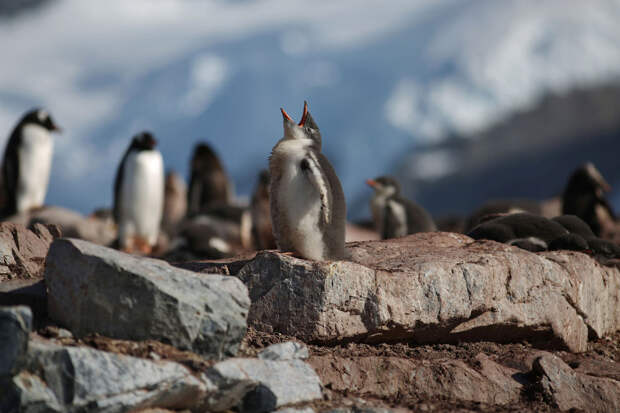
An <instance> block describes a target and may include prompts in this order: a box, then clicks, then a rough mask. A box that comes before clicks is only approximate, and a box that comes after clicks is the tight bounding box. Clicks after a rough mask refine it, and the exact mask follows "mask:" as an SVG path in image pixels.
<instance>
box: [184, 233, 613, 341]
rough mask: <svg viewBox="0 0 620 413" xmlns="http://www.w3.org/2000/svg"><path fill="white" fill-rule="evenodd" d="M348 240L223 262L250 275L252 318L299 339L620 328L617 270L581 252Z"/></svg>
mask: <svg viewBox="0 0 620 413" xmlns="http://www.w3.org/2000/svg"><path fill="white" fill-rule="evenodd" d="M348 249H349V251H350V253H351V258H352V261H334V262H312V261H306V260H302V259H297V258H294V257H290V256H287V255H283V254H279V253H277V252H269V251H267V252H261V253H259V254H258V255H257V256H256V258H255V259H253V260H251V261H249V262H247V263H240V265H238V266H235V265H234V264H231V263H229V264H228V265H227V266H226V268H227V269H228V270H231V269H235V267H236V271H235V273H237V275H238V276H239V277H240V278H241V279H242V280H243V281H244V282H245V283H246V284H247V285H248V288H249V290H250V297H251V299H252V308H251V310H250V314H249V322H250V323H251V324H252V325H254V326H256V328H257V329H260V330H263V331H268V332H269V331H273V332H279V333H283V334H287V335H292V336H296V337H298V338H300V339H302V340H304V341H306V342H323V343H325V342H337V341H342V340H350V339H355V340H362V341H366V342H381V341H394V340H401V339H407V340H410V341H413V342H417V343H433V342H455V341H463V340H467V341H469V340H472V341H479V340H486V341H498V342H510V341H516V340H521V339H529V340H531V341H533V342H537V343H539V344H541V345H543V346H553V347H558V346H559V347H562V348H568V349H570V350H571V351H576V352H580V351H585V350H586V344H587V339H588V332H589V333H590V334H591V335H592V336H593V337H602V336H604V335H606V334H608V333H610V332H613V331H616V330H618V329H619V328H620V306H618V305H617V303H618V301H619V300H620V271H619V270H618V269H617V268H610V267H604V266H601V265H600V264H598V263H597V262H596V261H594V260H593V259H591V258H590V257H589V256H587V255H585V254H581V253H576V252H568V251H561V252H545V253H539V254H534V253H530V252H527V251H524V250H521V249H518V248H516V247H511V246H508V245H504V244H499V243H496V242H493V241H473V240H472V239H471V238H469V237H467V236H464V235H458V234H452V233H423V234H415V235H412V236H408V237H404V238H399V239H394V240H387V241H370V242H358V243H350V244H348ZM211 268H212V267H211ZM239 268H240V269H239ZM194 269H195V270H196V268H194Z"/></svg>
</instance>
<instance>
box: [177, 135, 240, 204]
mask: <svg viewBox="0 0 620 413" xmlns="http://www.w3.org/2000/svg"><path fill="white" fill-rule="evenodd" d="M231 188H232V183H231V182H230V180H229V179H228V175H227V174H226V171H225V170H224V166H223V165H222V162H220V159H219V158H218V156H217V155H216V153H215V151H213V149H211V147H210V146H209V145H208V144H206V143H199V144H197V145H196V147H195V148H194V155H193V156H192V161H191V174H190V181H189V192H188V194H187V195H188V197H187V204H188V205H187V212H188V215H189V216H195V215H198V214H200V213H205V212H209V210H210V209H211V208H214V207H221V206H222V205H228V204H229V203H230V202H231V198H232V196H231V193H232V189H231Z"/></svg>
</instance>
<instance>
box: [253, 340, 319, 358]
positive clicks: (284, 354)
mask: <svg viewBox="0 0 620 413" xmlns="http://www.w3.org/2000/svg"><path fill="white" fill-rule="evenodd" d="M308 357H309V353H308V347H307V346H306V345H305V344H303V343H298V342H296V341H287V342H285V343H277V344H272V345H270V346H269V347H267V348H266V349H264V350H263V351H261V352H260V353H258V358H259V359H263V360H294V359H300V360H306V359H308Z"/></svg>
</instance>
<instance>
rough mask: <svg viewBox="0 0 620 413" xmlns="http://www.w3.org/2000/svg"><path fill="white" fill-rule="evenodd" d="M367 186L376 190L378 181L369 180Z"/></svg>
mask: <svg viewBox="0 0 620 413" xmlns="http://www.w3.org/2000/svg"><path fill="white" fill-rule="evenodd" d="M366 184H367V185H368V186H370V187H372V188H374V187H375V186H376V185H377V181H375V180H374V179H367V180H366Z"/></svg>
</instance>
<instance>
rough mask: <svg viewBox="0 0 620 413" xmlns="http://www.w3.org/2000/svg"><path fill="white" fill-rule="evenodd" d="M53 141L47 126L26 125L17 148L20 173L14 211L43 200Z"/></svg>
mask: <svg viewBox="0 0 620 413" xmlns="http://www.w3.org/2000/svg"><path fill="white" fill-rule="evenodd" d="M53 150H54V142H53V140H52V137H51V136H50V133H49V131H48V130H47V129H45V128H43V127H41V126H39V125H26V126H24V128H23V129H22V140H21V144H20V146H19V148H18V151H17V156H18V157H19V177H18V181H17V193H16V201H17V212H23V211H27V210H29V209H31V208H36V207H40V206H42V205H43V203H44V201H45V195H46V193H47V184H48V182H49V177H50V169H51V166H52V153H53Z"/></svg>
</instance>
